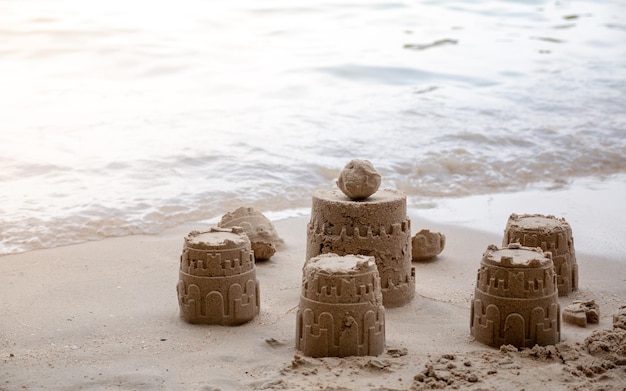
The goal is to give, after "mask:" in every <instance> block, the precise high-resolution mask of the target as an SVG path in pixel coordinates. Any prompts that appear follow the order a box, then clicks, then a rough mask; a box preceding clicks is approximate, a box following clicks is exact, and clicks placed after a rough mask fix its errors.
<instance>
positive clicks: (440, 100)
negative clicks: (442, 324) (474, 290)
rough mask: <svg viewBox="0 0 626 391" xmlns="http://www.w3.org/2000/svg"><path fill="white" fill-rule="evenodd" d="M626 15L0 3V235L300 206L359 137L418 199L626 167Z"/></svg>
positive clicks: (57, 233) (309, 4)
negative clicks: (243, 208)
mask: <svg viewBox="0 0 626 391" xmlns="http://www.w3.org/2000/svg"><path fill="white" fill-rule="evenodd" d="M140 3H141V2H133V4H135V5H136V4H140ZM621 15H626V6H625V5H624V4H621V2H619V1H602V2H595V1H594V2H591V1H583V2H575V3H569V2H566V3H564V2H562V3H543V2H528V3H521V2H498V3H493V2H480V1H479V2H455V3H446V4H442V3H440V2H428V3H424V2H419V3H418V4H409V3H393V4H387V3H382V2H381V3H370V4H362V3H357V2H351V1H348V2H342V3H341V4H333V3H328V4H323V3H322V4H320V3H319V2H313V1H304V2H298V5H295V6H294V5H293V3H292V2H286V1H271V2H262V3H260V2H256V1H234V2H223V3H214V2H204V1H194V0H189V1H183V2H173V1H167V2H159V4H158V5H157V4H153V3H144V4H143V5H142V6H136V7H135V6H133V7H130V6H129V4H128V2H122V1H108V2H104V3H99V4H97V5H94V4H92V3H89V4H87V3H85V2H80V1H72V0H61V1H57V2H54V3H46V5H45V7H44V6H42V4H41V3H36V2H34V1H22V2H12V3H6V4H2V5H0V26H2V28H0V42H2V45H1V46H0V55H2V58H3V61H2V62H0V86H1V88H0V107H2V110H0V126H1V128H2V129H1V130H0V189H1V191H0V254H2V253H11V252H20V251H26V250H30V249H36V248H43V247H53V246H58V245H62V244H69V243H77V242H81V241H86V240H97V239H101V238H104V237H108V236H120V235H129V234H136V233H155V232H159V231H161V230H162V229H164V228H166V227H170V226H174V225H177V224H180V223H183V222H189V221H201V220H210V219H215V218H216V217H218V216H220V215H221V214H223V213H224V212H226V211H228V210H231V209H234V208H236V207H238V206H241V205H250V206H255V207H257V208H259V209H261V210H263V211H266V212H268V213H270V214H272V215H275V216H280V217H285V216H289V215H290V213H292V212H293V213H294V214H297V213H298V212H297V211H301V210H302V209H303V208H307V207H308V206H309V204H310V195H311V193H312V192H313V190H315V189H316V188H320V187H330V186H332V185H333V183H334V178H335V177H336V176H337V175H338V173H339V170H340V169H341V168H342V167H343V165H344V164H345V163H346V162H347V161H348V160H350V159H352V158H356V157H359V158H366V159H369V160H371V161H372V162H373V163H374V165H375V166H376V167H377V168H378V169H379V171H380V172H381V174H382V176H383V184H382V186H383V187H394V188H399V189H400V190H402V191H404V192H406V193H407V194H408V195H409V200H410V202H411V204H412V205H413V206H417V207H432V206H436V205H438V202H439V201H440V200H441V199H444V198H446V197H457V196H468V195H477V194H487V193H491V192H503V191H515V190H521V189H526V188H546V187H548V188H550V187H554V188H558V187H562V186H564V185H567V184H568V183H569V182H570V181H572V180H574V179H576V178H581V177H594V176H605V175H611V174H615V173H624V172H626V131H625V129H626V112H625V111H624V109H623V103H624V101H625V97H624V91H626V78H625V77H624V75H626V56H624V55H623V54H624V53H625V52H626V24H625V22H624V21H623V20H622V19H620V18H621ZM546 183H547V184H548V185H547V186H546Z"/></svg>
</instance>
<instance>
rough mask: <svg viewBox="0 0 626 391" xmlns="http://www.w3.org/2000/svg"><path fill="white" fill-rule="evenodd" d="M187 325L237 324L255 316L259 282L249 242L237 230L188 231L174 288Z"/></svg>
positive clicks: (258, 304) (240, 230)
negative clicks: (176, 283) (177, 279)
mask: <svg viewBox="0 0 626 391" xmlns="http://www.w3.org/2000/svg"><path fill="white" fill-rule="evenodd" d="M176 291H177V293H178V304H179V306H180V313H181V316H182V317H183V318H184V319H185V320H186V321H188V322H190V323H206V324H219V325H237V324H241V323H245V322H248V321H250V320H252V319H253V318H254V317H255V316H256V314H258V313H259V306H260V298H259V283H258V281H257V279H256V269H255V265H254V255H253V253H252V250H251V248H250V240H249V239H248V237H247V236H246V235H245V233H244V232H243V229H241V228H240V227H233V228H211V229H210V230H209V231H205V232H200V231H192V232H190V233H189V235H187V236H186V237H185V243H184V246H183V253H182V255H181V256H180V270H179V281H178V285H177V287H176Z"/></svg>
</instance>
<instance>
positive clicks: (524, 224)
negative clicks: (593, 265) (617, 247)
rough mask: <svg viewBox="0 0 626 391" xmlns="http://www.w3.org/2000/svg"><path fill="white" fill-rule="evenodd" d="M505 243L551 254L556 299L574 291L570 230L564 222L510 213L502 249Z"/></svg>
mask: <svg viewBox="0 0 626 391" xmlns="http://www.w3.org/2000/svg"><path fill="white" fill-rule="evenodd" d="M509 243H520V244H521V245H522V246H528V247H541V248H542V249H543V251H549V252H551V253H552V262H554V268H555V270H556V274H557V286H558V290H559V296H567V295H569V294H570V293H571V292H572V291H575V290H577V289H578V265H577V264H576V254H575V251H574V238H573V237H572V229H571V227H570V225H569V223H568V222H567V221H566V220H565V219H563V218H557V217H554V216H552V215H549V216H544V215H541V214H525V215H517V214H512V215H511V216H510V217H509V220H508V222H507V224H506V229H505V231H504V239H503V240H502V246H506V245H508V244H509Z"/></svg>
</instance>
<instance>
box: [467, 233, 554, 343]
mask: <svg viewBox="0 0 626 391" xmlns="http://www.w3.org/2000/svg"><path fill="white" fill-rule="evenodd" d="M551 256H552V255H551V253H549V252H545V253H544V252H543V251H541V249H539V248H529V247H522V246H520V245H519V244H517V243H516V244H511V245H509V246H508V248H503V249H498V248H497V247H496V246H494V245H491V246H489V247H488V248H487V251H486V252H485V253H484V254H483V259H482V261H481V265H480V269H479V270H478V276H477V281H476V290H475V292H474V298H473V300H472V309H471V320H470V330H471V333H472V335H473V336H474V338H475V339H476V340H477V341H479V342H482V343H484V344H487V345H489V346H493V347H500V346H502V345H508V344H510V345H513V346H516V347H518V348H523V347H533V346H534V345H540V346H545V345H553V344H556V343H557V342H559V340H560V331H561V323H560V307H559V301H558V294H557V287H556V274H555V272H554V266H553V263H552V259H551Z"/></svg>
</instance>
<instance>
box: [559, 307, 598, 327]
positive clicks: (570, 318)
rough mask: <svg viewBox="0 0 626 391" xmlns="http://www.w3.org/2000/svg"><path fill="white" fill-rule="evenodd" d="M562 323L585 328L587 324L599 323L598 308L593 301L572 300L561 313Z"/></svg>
mask: <svg viewBox="0 0 626 391" xmlns="http://www.w3.org/2000/svg"><path fill="white" fill-rule="evenodd" d="M562 314H563V321H564V322H565V323H570V324H574V325H577V326H580V327H587V324H588V323H599V322H600V307H599V306H598V305H597V304H596V302H595V300H587V301H581V300H574V302H573V303H572V304H570V305H568V306H566V307H565V308H563V311H562Z"/></svg>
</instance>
